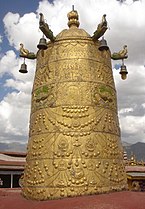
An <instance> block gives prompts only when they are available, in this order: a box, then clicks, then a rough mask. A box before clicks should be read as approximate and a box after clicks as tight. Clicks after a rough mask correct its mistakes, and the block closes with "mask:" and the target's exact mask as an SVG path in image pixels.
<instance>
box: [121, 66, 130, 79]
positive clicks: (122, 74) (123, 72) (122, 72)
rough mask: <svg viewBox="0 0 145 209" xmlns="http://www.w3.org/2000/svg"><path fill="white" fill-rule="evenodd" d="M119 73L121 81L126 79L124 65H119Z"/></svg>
mask: <svg viewBox="0 0 145 209" xmlns="http://www.w3.org/2000/svg"><path fill="white" fill-rule="evenodd" d="M119 73H120V74H121V78H122V80H125V79H126V78H127V74H128V72H127V69H126V66H125V65H124V64H123V65H121V69H120V72H119Z"/></svg>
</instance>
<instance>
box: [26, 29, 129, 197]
mask: <svg viewBox="0 0 145 209" xmlns="http://www.w3.org/2000/svg"><path fill="white" fill-rule="evenodd" d="M75 30H78V29H75ZM67 33H68V36H67ZM64 34H65V35H64ZM70 34H72V36H71V35H70ZM80 34H83V36H82V37H81V38H80ZM74 36H76V37H75V38H72V39H70V37H74ZM64 39H66V40H64ZM98 46H99V43H98V42H95V43H94V42H93V40H92V39H91V38H90V37H89V36H88V35H86V37H85V33H84V32H83V33H81V30H79V31H77V32H75V33H73V29H72V28H70V29H69V30H66V31H65V32H63V33H62V34H60V35H58V36H57V37H56V41H55V42H54V43H53V44H49V45H48V49H47V50H45V51H44V53H42V52H41V51H39V52H38V55H37V67H36V68H37V69H36V75H35V79H34V86H33V91H32V108H31V117H30V134H29V135H30V137H29V142H28V154H27V159H26V168H25V172H24V182H23V185H24V187H23V194H24V195H25V196H26V197H28V198H31V199H37V200H46V199H54V198H62V197H69V196H78V195H87V194H97V193H103V192H109V191H114V190H122V189H124V188H126V185H127V184H126V175H125V172H124V165H123V157H122V147H121V143H120V129H119V124H118V116H117V101H116V90H115V86H114V80H113V75H112V69H111V59H110V51H107V52H100V51H99V50H98Z"/></svg>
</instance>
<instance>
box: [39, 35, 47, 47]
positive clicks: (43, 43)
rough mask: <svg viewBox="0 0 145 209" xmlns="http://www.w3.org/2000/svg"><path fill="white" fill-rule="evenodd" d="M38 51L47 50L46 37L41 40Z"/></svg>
mask: <svg viewBox="0 0 145 209" xmlns="http://www.w3.org/2000/svg"><path fill="white" fill-rule="evenodd" d="M37 47H38V49H43V50H45V49H47V44H46V39H45V38H44V37H42V38H40V41H39V44H38V45H37Z"/></svg>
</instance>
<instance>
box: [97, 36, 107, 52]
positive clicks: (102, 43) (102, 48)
mask: <svg viewBox="0 0 145 209" xmlns="http://www.w3.org/2000/svg"><path fill="white" fill-rule="evenodd" d="M100 43H101V44H100V46H99V47H98V49H99V50H100V51H103V50H108V49H109V47H108V46H107V41H106V40H105V39H104V37H102V40H101V41H100Z"/></svg>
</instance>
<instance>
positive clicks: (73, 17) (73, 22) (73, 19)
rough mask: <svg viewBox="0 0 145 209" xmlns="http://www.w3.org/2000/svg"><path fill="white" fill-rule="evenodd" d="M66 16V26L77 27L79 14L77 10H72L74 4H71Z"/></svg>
mask: <svg viewBox="0 0 145 209" xmlns="http://www.w3.org/2000/svg"><path fill="white" fill-rule="evenodd" d="M67 17H68V20H69V21H68V26H69V28H70V27H72V26H73V27H79V25H80V23H79V21H78V20H79V15H78V12H77V11H76V10H74V5H72V11H71V12H69V13H68V15H67Z"/></svg>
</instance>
